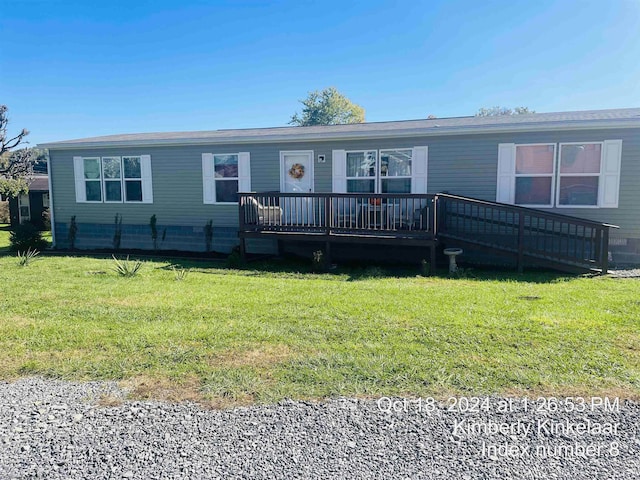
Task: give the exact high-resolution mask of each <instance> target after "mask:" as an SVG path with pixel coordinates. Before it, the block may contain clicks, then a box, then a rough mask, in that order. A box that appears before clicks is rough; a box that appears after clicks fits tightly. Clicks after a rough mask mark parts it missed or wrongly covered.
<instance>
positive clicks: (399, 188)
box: [346, 148, 413, 193]
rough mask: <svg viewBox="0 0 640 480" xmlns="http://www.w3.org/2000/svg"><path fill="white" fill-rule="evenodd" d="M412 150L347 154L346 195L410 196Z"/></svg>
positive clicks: (365, 151) (350, 152) (349, 152)
mask: <svg viewBox="0 0 640 480" xmlns="http://www.w3.org/2000/svg"><path fill="white" fill-rule="evenodd" d="M412 155H413V151H412V149H410V148H404V149H389V150H380V151H378V150H363V151H347V152H346V167H347V176H346V179H347V192H349V193H411V158H412Z"/></svg>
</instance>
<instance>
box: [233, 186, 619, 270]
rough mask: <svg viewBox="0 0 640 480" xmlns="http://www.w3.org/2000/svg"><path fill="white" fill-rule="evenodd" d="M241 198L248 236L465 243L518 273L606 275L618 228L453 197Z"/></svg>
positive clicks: (273, 194)
mask: <svg viewBox="0 0 640 480" xmlns="http://www.w3.org/2000/svg"><path fill="white" fill-rule="evenodd" d="M238 196H239V204H240V209H239V214H240V218H239V223H240V231H241V232H276V233H278V232H280V233H287V232H293V233H301V234H309V235H316V234H320V235H327V236H331V235H354V236H377V237H389V238H393V237H398V238H402V237H411V238H414V239H416V238H418V239H419V238H424V239H425V240H426V239H429V240H444V241H445V243H450V244H451V245H455V243H454V242H460V243H464V244H470V245H476V246H478V247H483V248H485V249H489V250H492V251H496V252H505V253H508V254H512V255H513V256H515V257H516V260H517V265H518V269H519V270H522V267H523V264H524V262H525V259H534V260H536V261H537V262H538V263H551V264H553V263H555V264H563V265H567V266H573V267H576V268H581V269H585V270H595V269H598V270H601V271H602V272H606V271H607V268H608V250H609V229H610V228H617V227H616V226H615V225H609V224H605V223H599V222H593V221H590V220H585V219H581V218H577V217H571V216H567V215H560V214H557V213H551V212H545V211H542V210H537V209H533V208H526V207H518V206H514V205H507V204H503V203H496V202H490V201H484V200H478V199H474V198H468V197H461V196H456V195H449V194H436V195H429V194H395V193H394V194H374V193H281V192H265V193H240V194H239V195H238ZM447 240H449V241H447ZM451 241H453V242H451Z"/></svg>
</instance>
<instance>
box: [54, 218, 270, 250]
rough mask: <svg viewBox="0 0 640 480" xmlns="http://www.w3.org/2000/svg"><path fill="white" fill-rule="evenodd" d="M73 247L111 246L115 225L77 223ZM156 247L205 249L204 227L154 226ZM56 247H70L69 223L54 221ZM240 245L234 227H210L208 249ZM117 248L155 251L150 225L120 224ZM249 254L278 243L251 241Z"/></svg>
mask: <svg viewBox="0 0 640 480" xmlns="http://www.w3.org/2000/svg"><path fill="white" fill-rule="evenodd" d="M76 226H77V232H76V239H75V248H77V249H79V250H93V249H113V248H114V247H115V245H114V238H115V234H116V226H115V224H113V223H111V224H104V223H76ZM156 228H157V231H158V238H157V248H158V250H179V251H184V252H206V251H207V242H206V237H205V229H204V226H185V225H157V227H156ZM55 229H56V248H60V249H65V248H69V247H70V246H71V245H70V241H69V223H62V222H56V224H55ZM238 244H239V240H238V229H237V228H236V227H229V226H220V227H215V226H214V227H213V236H212V239H211V246H210V251H212V252H218V253H229V252H231V250H232V249H233V248H234V247H235V246H237V245H238ZM119 247H120V249H122V250H126V249H130V250H137V249H139V250H149V251H152V250H154V245H153V240H152V238H151V227H150V226H149V225H124V224H123V225H121V234H120V246H119ZM247 249H248V251H249V252H250V253H276V252H277V245H276V243H275V242H273V241H270V240H253V241H251V242H250V243H249V245H248V246H247Z"/></svg>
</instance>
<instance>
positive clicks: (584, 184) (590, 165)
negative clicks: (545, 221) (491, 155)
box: [496, 140, 622, 208]
mask: <svg viewBox="0 0 640 480" xmlns="http://www.w3.org/2000/svg"><path fill="white" fill-rule="evenodd" d="M621 160H622V140H605V141H603V142H571V143H560V144H559V145H558V144H555V143H549V144H533V145H524V144H523V145H516V144H514V143H501V144H499V145H498V178H497V188H496V200H497V201H498V202H504V203H512V204H516V205H524V206H532V207H558V208H576V207H578V208H594V207H601V208H616V207H617V206H618V197H619V190H620V165H621Z"/></svg>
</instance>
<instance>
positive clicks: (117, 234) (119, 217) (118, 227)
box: [113, 213, 122, 250]
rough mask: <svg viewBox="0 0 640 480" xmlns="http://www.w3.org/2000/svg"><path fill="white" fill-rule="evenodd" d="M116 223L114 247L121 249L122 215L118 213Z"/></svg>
mask: <svg viewBox="0 0 640 480" xmlns="http://www.w3.org/2000/svg"><path fill="white" fill-rule="evenodd" d="M114 225H115V230H114V231H113V249H114V250H120V241H121V240H122V215H120V214H118V213H116V218H115V220H114Z"/></svg>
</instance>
